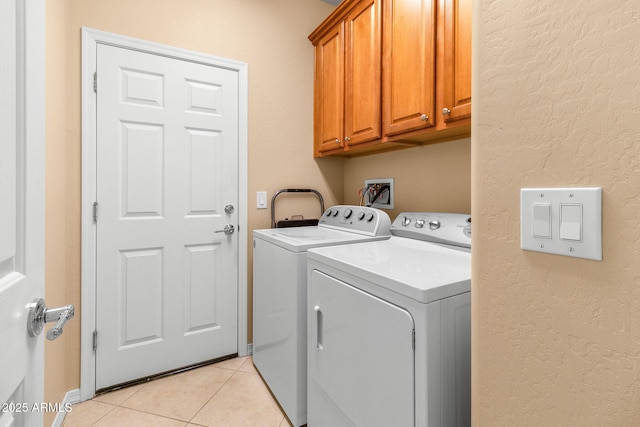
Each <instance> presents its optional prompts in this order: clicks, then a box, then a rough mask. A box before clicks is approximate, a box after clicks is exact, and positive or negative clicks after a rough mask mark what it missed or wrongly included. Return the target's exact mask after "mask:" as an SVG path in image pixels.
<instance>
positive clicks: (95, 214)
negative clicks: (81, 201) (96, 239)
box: [93, 202, 98, 223]
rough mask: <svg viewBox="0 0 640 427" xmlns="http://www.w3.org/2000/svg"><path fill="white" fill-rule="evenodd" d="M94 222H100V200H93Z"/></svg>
mask: <svg viewBox="0 0 640 427" xmlns="http://www.w3.org/2000/svg"><path fill="white" fill-rule="evenodd" d="M93 222H96V223H97V222H98V202H93Z"/></svg>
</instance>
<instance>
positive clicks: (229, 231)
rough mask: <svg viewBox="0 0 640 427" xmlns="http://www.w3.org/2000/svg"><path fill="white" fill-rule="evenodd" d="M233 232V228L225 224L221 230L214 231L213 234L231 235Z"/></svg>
mask: <svg viewBox="0 0 640 427" xmlns="http://www.w3.org/2000/svg"><path fill="white" fill-rule="evenodd" d="M234 231H236V229H235V227H234V226H233V225H232V224H227V225H225V226H224V228H223V229H222V230H216V231H214V233H224V234H233V232H234Z"/></svg>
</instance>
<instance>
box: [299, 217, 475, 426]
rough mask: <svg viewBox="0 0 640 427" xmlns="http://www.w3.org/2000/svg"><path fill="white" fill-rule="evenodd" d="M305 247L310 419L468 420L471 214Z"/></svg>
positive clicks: (367, 422) (374, 422) (355, 422)
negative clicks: (355, 241) (378, 236)
mask: <svg viewBox="0 0 640 427" xmlns="http://www.w3.org/2000/svg"><path fill="white" fill-rule="evenodd" d="M391 233H392V235H393V236H392V237H391V239H388V240H385V241H379V242H369V243H363V244H360V245H357V246H355V245H346V246H334V247H326V248H317V249H310V250H309V252H308V255H307V257H308V279H307V280H308V282H309V291H308V305H307V312H308V315H307V316H308V319H307V320H308V389H307V391H308V393H307V398H308V417H307V419H308V425H309V427H325V426H326V427H342V426H358V427H376V426H380V427H387V426H394V427H403V426H418V427H427V426H428V427H450V426H465V427H467V426H470V425H471V292H470V291H471V253H470V247H471V219H470V217H469V215H463V214H445V213H403V214H401V215H400V216H398V218H397V219H396V220H395V221H394V223H393V225H392V227H391Z"/></svg>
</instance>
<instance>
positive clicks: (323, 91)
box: [309, 0, 382, 156]
mask: <svg viewBox="0 0 640 427" xmlns="http://www.w3.org/2000/svg"><path fill="white" fill-rule="evenodd" d="M345 3H347V6H348V8H347V9H346V13H345V14H344V15H343V16H342V18H341V19H339V20H336V22H331V21H330V24H331V25H330V26H326V27H321V28H322V30H321V31H319V30H316V32H314V33H313V34H312V35H311V36H309V38H310V39H311V41H312V42H313V43H314V45H315V49H316V69H315V95H314V98H315V114H314V122H315V124H314V126H315V130H314V139H315V143H314V147H315V148H314V155H316V156H318V155H325V154H334V153H335V152H341V151H345V150H349V148H350V147H351V146H354V145H358V144H362V143H365V142H370V141H375V140H379V139H380V136H381V132H380V130H381V121H380V85H381V82H380V69H381V66H380V62H381V57H382V49H381V38H380V37H381V36H380V29H381V28H380V25H381V22H380V1H379V0H361V1H359V2H356V3H354V2H345Z"/></svg>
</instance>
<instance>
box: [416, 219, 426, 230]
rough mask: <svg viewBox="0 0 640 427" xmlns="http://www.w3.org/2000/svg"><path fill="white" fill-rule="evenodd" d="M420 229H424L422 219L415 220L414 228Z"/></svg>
mask: <svg viewBox="0 0 640 427" xmlns="http://www.w3.org/2000/svg"><path fill="white" fill-rule="evenodd" d="M422 227H424V219H417V220H416V228H422Z"/></svg>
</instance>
